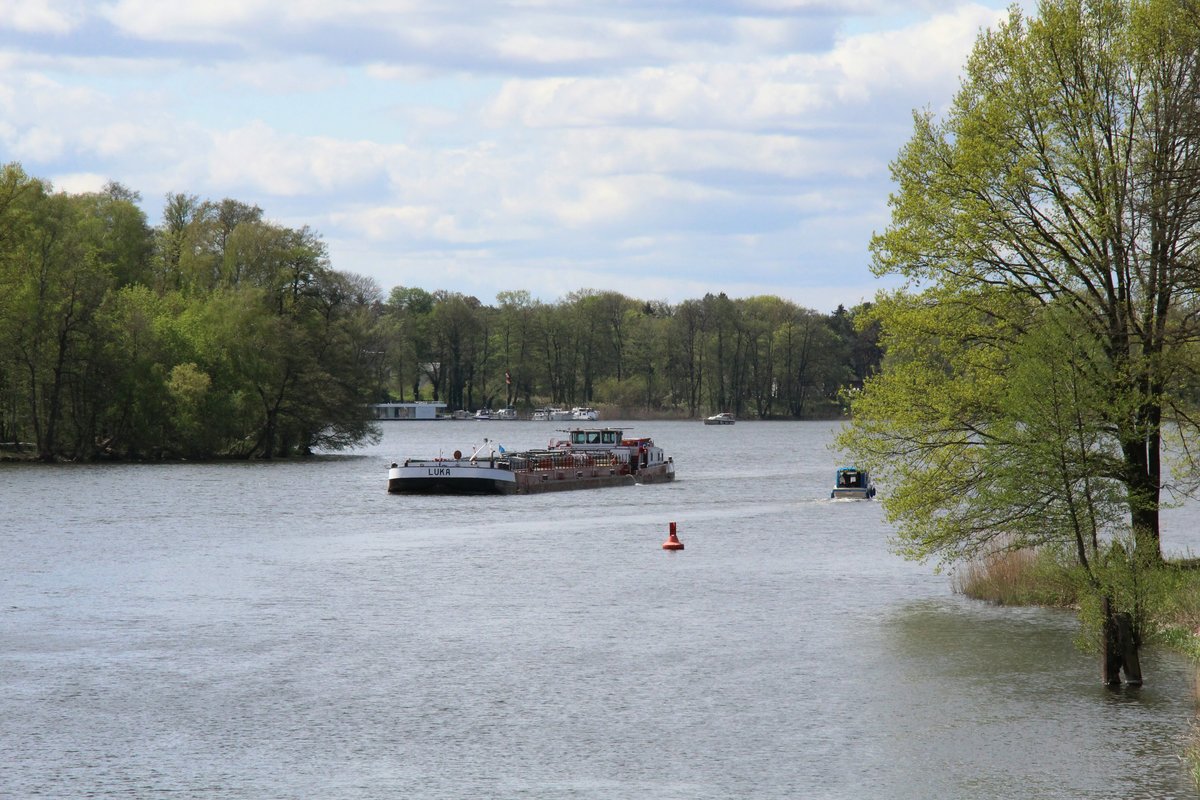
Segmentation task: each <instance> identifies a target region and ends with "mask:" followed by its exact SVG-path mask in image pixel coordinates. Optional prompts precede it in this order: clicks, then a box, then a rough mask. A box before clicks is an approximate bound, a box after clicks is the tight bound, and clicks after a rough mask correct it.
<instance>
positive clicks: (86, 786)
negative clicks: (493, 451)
mask: <svg viewBox="0 0 1200 800" xmlns="http://www.w3.org/2000/svg"><path fill="white" fill-rule="evenodd" d="M633 424H634V425H635V427H636V431H637V433H639V434H641V435H653V436H654V437H655V438H656V440H657V442H658V443H659V444H661V445H662V446H664V447H665V448H666V450H667V451H668V453H669V454H672V455H673V456H674V457H675V460H676V466H677V471H678V476H679V480H678V481H677V482H676V483H674V484H672V485H664V486H640V487H631V488H618V489H606V490H597V491H587V492H569V493H562V494H547V495H535V496H530V497H502V498H451V499H446V498H423V497H398V496H389V495H387V494H386V492H385V491H384V487H385V483H386V467H387V464H388V463H389V462H391V461H393V460H397V459H403V458H404V457H407V456H423V455H436V454H437V452H438V451H439V450H442V451H444V452H447V453H448V452H451V451H453V450H454V449H463V450H464V451H468V447H469V446H471V445H474V444H478V443H480V442H481V441H482V438H483V437H484V436H488V437H489V438H492V439H494V440H498V441H499V442H500V443H502V444H504V445H505V447H507V448H509V449H512V448H516V447H527V446H536V445H542V444H544V442H545V440H546V439H548V438H549V436H550V435H552V434H553V432H554V429H555V428H556V427H558V426H557V425H555V424H553V423H551V424H540V423H510V422H473V421H472V422H439V423H404V422H401V423H392V424H390V425H389V426H388V427H386V428H385V438H384V441H383V442H382V443H381V444H380V445H378V446H377V447H374V448H371V449H370V450H368V451H365V452H363V453H361V454H358V455H353V456H336V457H331V458H325V459H320V460H317V461H314V462H306V463H299V464H251V465H247V464H232V465H230V464H221V465H164V466H141V465H127V466H61V467H34V466H4V467H0V507H2V508H3V514H4V523H3V527H2V528H0V553H2V558H3V565H4V573H3V578H2V580H0V715H2V718H3V719H4V723H3V725H2V726H0V797H14V798H23V797H35V796H43V797H55V798H68V797H97V796H129V797H161V796H168V795H177V796H184V797H205V798H259V797H262V798H277V797H295V798H314V797H322V798H375V797H406V798H442V797H445V798H462V797H488V798H491V797H497V798H499V797H505V798H507V797H514V798H515V797H528V798H584V797H586V798H639V799H640V798H729V797H754V798H794V797H814V798H861V797H865V796H870V795H874V796H877V797H884V798H913V799H914V800H916V799H917V798H934V797H938V798H1005V799H1006V800H1007V798H1012V797H1043V798H1111V797H1126V798H1132V797H1145V798H1167V797H1187V796H1191V795H1192V794H1193V792H1192V790H1191V789H1190V786H1189V784H1188V782H1187V779H1186V776H1185V774H1184V770H1183V767H1182V765H1181V764H1180V763H1179V761H1178V759H1177V757H1176V756H1177V754H1178V752H1179V751H1180V749H1181V738H1182V736H1183V735H1184V734H1185V732H1186V730H1187V726H1188V723H1189V720H1190V718H1191V716H1192V703H1191V671H1190V668H1189V667H1188V666H1187V665H1186V664H1185V663H1184V662H1183V661H1182V659H1179V658H1177V657H1175V656H1173V655H1171V654H1169V653H1160V652H1149V653H1146V654H1145V656H1144V658H1145V662H1144V667H1145V671H1146V673H1147V676H1148V679H1149V684H1148V685H1147V686H1146V687H1144V688H1142V689H1141V690H1126V691H1121V692H1115V693H1114V692H1111V691H1109V690H1107V689H1105V688H1103V687H1101V686H1099V685H1098V672H1099V670H1098V665H1097V664H1096V659H1095V658H1093V657H1091V656H1086V655H1081V654H1080V653H1078V652H1077V651H1076V650H1074V649H1073V646H1072V638H1073V636H1074V622H1073V620H1072V618H1071V617H1070V616H1069V615H1063V614H1058V613H1053V612H1043V611H1035V610H1011V609H994V608H990V607H987V606H982V605H979V604H976V603H973V602H971V601H967V600H964V599H962V598H959V597H956V596H953V595H951V594H950V592H949V589H948V586H947V583H948V582H947V579H946V578H945V577H944V576H938V575H934V574H932V570H931V569H929V568H928V567H923V566H919V565H913V564H908V563H906V562H904V561H902V560H900V559H899V558H897V557H895V556H893V555H891V554H890V553H889V552H888V551H887V549H886V544H885V541H886V538H887V529H886V527H885V525H884V524H883V522H882V520H881V515H880V508H879V505H878V504H876V503H869V502H831V501H830V500H828V495H829V486H830V483H831V481H832V472H833V468H834V466H836V461H837V459H836V458H835V456H833V454H831V453H830V452H829V450H828V449H827V445H828V442H829V439H830V432H831V427H830V426H829V425H827V424H810V423H739V424H738V425H736V426H733V427H705V426H702V425H700V424H699V423H678V422H677V423H660V422H638V423H633ZM1171 519H1172V520H1178V521H1179V523H1180V524H1179V527H1180V528H1184V526H1183V525H1182V520H1183V519H1184V517H1182V516H1179V515H1177V516H1175V517H1172V518H1171ZM670 521H676V522H678V524H679V535H680V539H681V540H683V542H684V544H685V545H686V550H685V551H684V552H682V553H669V552H664V551H663V550H661V543H662V541H663V540H664V539H665V538H666V534H667V528H668V523H669V522H670ZM1172 537H1174V538H1172ZM1166 540H1167V542H1168V546H1171V544H1172V543H1174V544H1175V545H1177V546H1178V547H1180V548H1188V547H1192V546H1193V543H1192V542H1190V541H1188V540H1187V538H1186V535H1184V534H1183V533H1181V532H1178V531H1176V532H1172V530H1171V529H1170V525H1168V531H1167V536H1166ZM1193 549H1194V548H1193Z"/></svg>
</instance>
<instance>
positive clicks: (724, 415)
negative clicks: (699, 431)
mask: <svg viewBox="0 0 1200 800" xmlns="http://www.w3.org/2000/svg"><path fill="white" fill-rule="evenodd" d="M735 422H737V419H735V418H734V416H733V414H731V413H729V412H728V411H722V412H721V413H720V414H713V415H712V416H711V417H705V418H704V424H705V425H732V424H733V423H735Z"/></svg>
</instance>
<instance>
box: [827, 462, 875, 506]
mask: <svg viewBox="0 0 1200 800" xmlns="http://www.w3.org/2000/svg"><path fill="white" fill-rule="evenodd" d="M874 496H875V484H873V483H871V476H870V475H869V474H868V473H867V471H866V470H864V469H858V468H857V467H841V468H839V469H838V471H837V474H836V475H835V476H834V481H833V491H832V492H830V493H829V497H830V498H831V499H833V500H870V499H871V498H872V497H874Z"/></svg>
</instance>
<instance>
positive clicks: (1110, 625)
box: [1100, 597, 1142, 686]
mask: <svg viewBox="0 0 1200 800" xmlns="http://www.w3.org/2000/svg"><path fill="white" fill-rule="evenodd" d="M1101 613H1102V614H1103V615H1104V624H1103V631H1104V634H1103V638H1104V641H1103V648H1102V649H1103V652H1104V656H1103V661H1102V662H1101V670H1100V677H1101V680H1103V681H1104V683H1105V684H1107V685H1109V686H1117V685H1120V683H1121V671H1122V670H1124V672H1125V683H1127V684H1129V685H1130V686H1141V685H1142V667H1141V664H1140V663H1139V661H1138V647H1139V644H1140V643H1139V642H1138V640H1137V636H1136V635H1135V634H1134V631H1133V619H1132V618H1131V617H1130V615H1129V614H1128V613H1125V612H1116V613H1114V612H1113V610H1112V604H1111V602H1110V600H1109V598H1107V597H1105V598H1104V599H1103V600H1101Z"/></svg>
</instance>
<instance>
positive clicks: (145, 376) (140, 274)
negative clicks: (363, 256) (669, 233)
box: [0, 164, 877, 460]
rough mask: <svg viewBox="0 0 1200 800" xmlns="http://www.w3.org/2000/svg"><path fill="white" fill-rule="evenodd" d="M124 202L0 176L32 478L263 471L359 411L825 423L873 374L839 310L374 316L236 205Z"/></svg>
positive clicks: (338, 441)
mask: <svg viewBox="0 0 1200 800" xmlns="http://www.w3.org/2000/svg"><path fill="white" fill-rule="evenodd" d="M139 200H140V198H139V197H138V196H137V194H136V193H135V192H132V191H130V190H129V189H126V188H124V187H122V186H120V185H119V184H109V185H108V186H106V187H105V189H104V190H103V191H101V192H97V193H89V194H81V195H68V194H64V193H56V192H54V191H53V190H52V188H51V187H50V186H49V185H48V184H47V183H45V182H43V181H40V180H37V179H36V178H33V177H30V176H29V175H27V174H25V173H24V171H22V169H21V168H20V167H19V166H18V165H15V164H10V165H7V166H5V167H3V168H2V169H0V443H10V444H8V445H7V446H8V447H11V446H12V444H11V443H17V442H29V443H31V444H32V447H33V449H34V451H35V452H36V454H37V455H38V456H39V457H41V458H43V459H46V460H52V459H83V460H86V459H96V458H211V457H235V458H275V457H280V456H290V455H297V454H307V453H310V452H313V451H314V450H316V449H324V450H336V449H339V448H344V447H349V446H352V445H354V444H356V443H358V442H362V441H364V440H370V439H372V438H373V437H375V436H377V435H378V432H377V430H376V428H375V426H374V424H373V422H372V421H371V417H370V414H369V411H368V404H369V403H372V402H382V401H385V400H389V399H410V398H411V399H417V398H424V399H435V400H438V399H441V400H445V401H446V402H448V403H449V404H450V405H451V406H453V407H455V408H476V407H480V406H485V405H490V406H500V405H507V404H517V403H522V404H525V405H527V406H533V405H535V404H542V403H555V404H559V405H567V406H571V405H598V404H604V403H609V404H612V405H613V406H614V407H618V406H619V407H621V408H624V409H630V410H637V409H642V410H646V411H654V412H656V413H658V412H661V413H680V409H684V408H686V409H687V410H688V412H689V413H690V414H692V415H697V414H699V413H700V410H701V409H705V410H708V409H719V410H725V409H732V410H735V411H737V412H738V413H739V414H742V415H756V416H760V417H774V416H791V417H803V416H813V415H818V414H830V413H836V411H837V407H836V398H837V395H838V392H839V390H840V388H841V385H842V382H844V381H845V380H847V379H848V376H851V375H854V374H866V373H869V372H870V371H871V370H872V369H873V367H874V363H877V359H876V361H875V362H869V361H868V362H866V363H862V364H858V365H856V366H855V367H853V368H851V367H849V366H848V365H847V364H846V363H845V359H846V354H847V353H849V352H851V351H853V352H855V353H864V352H866V353H870V352H871V351H872V350H871V348H872V347H873V346H874V343H873V341H872V342H868V341H866V339H873V337H874V332H868V333H866V334H863V333H860V332H859V331H857V330H856V329H854V327H853V326H852V325H847V324H846V323H847V321H848V320H852V319H853V317H854V316H855V314H856V311H854V310H851V311H846V310H845V309H839V312H838V315H837V318H836V319H837V327H836V328H835V326H834V318H833V317H828V316H824V315H820V314H817V313H816V312H813V311H809V310H807V309H801V308H798V307H797V306H795V305H793V304H791V303H788V302H786V301H784V300H781V299H779V298H773V297H758V298H749V299H746V300H733V299H730V298H728V297H726V296H725V295H715V296H714V295H707V296H705V297H704V299H703V300H701V301H696V302H695V303H691V302H687V303H684V304H682V305H681V306H679V307H676V308H673V307H671V306H669V305H668V304H666V303H660V302H651V301H640V300H635V299H633V298H630V297H626V296H624V295H622V294H620V293H618V292H611V291H608V292H601V291H594V290H581V291H578V292H573V293H571V294H570V295H568V296H567V297H565V298H564V299H563V300H562V301H560V302H558V303H554V304H545V303H542V302H539V301H535V300H534V299H533V298H532V297H531V296H530V294H529V293H528V292H525V291H508V292H502V293H501V294H500V295H499V296H498V297H497V298H496V299H497V304H496V305H495V306H488V305H485V304H484V303H482V302H480V301H479V300H478V299H477V298H475V297H470V296H467V295H463V294H460V293H457V292H452V291H447V290H438V291H434V292H429V291H426V290H424V289H419V288H415V287H395V288H394V289H392V290H391V292H390V293H389V294H388V295H387V297H386V299H385V297H384V295H383V293H382V292H381V291H380V289H379V287H378V286H376V285H375V284H374V282H373V281H371V280H369V279H367V278H364V277H362V276H357V275H353V274H348V273H342V272H339V271H337V270H335V269H333V267H332V265H331V264H330V263H329V256H328V252H327V250H326V247H325V244H324V242H322V241H321V239H320V237H319V236H318V235H316V234H315V233H314V232H313V231H311V230H309V229H308V228H300V229H291V228H287V227H283V226H280V225H277V224H275V223H272V222H270V221H269V220H267V219H266V218H265V216H264V214H263V211H262V210H261V209H259V208H257V207H255V206H249V205H246V204H244V203H241V202H238V201H236V200H232V199H224V200H221V201H219V202H217V201H210V200H202V199H200V198H198V197H195V196H193V195H187V194H172V195H169V196H168V197H167V198H166V202H165V206H164V209H163V213H162V223H161V224H160V225H159V226H158V227H157V228H152V227H150V226H149V225H148V224H147V222H146V219H145V215H144V214H143V213H142V212H141V211H140V210H139V208H138V206H137V202H138V201H139ZM681 315H682V316H681ZM856 370H858V372H856Z"/></svg>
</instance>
